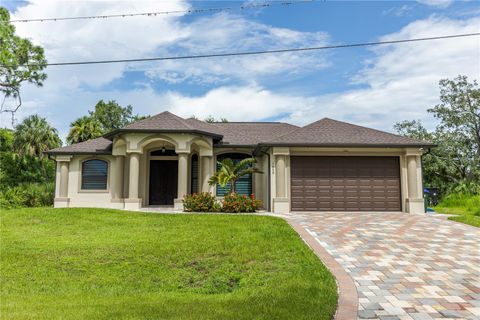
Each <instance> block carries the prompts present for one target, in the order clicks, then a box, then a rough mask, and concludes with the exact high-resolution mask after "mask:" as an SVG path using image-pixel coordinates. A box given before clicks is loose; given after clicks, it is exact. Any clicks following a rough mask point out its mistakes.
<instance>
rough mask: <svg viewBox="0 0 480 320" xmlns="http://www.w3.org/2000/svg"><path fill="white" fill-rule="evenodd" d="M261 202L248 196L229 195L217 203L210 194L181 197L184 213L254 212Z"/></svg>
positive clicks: (202, 193)
mask: <svg viewBox="0 0 480 320" xmlns="http://www.w3.org/2000/svg"><path fill="white" fill-rule="evenodd" d="M261 205H262V202H261V201H260V200H258V199H255V196H254V195H253V194H252V195H250V196H246V195H240V194H237V193H230V194H227V195H225V197H223V199H222V200H220V201H218V200H217V199H216V198H215V196H214V195H213V194H211V193H210V192H200V193H194V194H189V195H186V196H184V197H183V210H184V211H185V212H235V213H240V212H255V211H256V210H258V209H259V208H260V207H261Z"/></svg>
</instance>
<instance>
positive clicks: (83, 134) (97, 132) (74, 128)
mask: <svg viewBox="0 0 480 320" xmlns="http://www.w3.org/2000/svg"><path fill="white" fill-rule="evenodd" d="M102 133H103V131H102V129H101V126H100V122H98V121H97V120H96V119H95V118H94V117H92V116H83V117H80V118H78V119H77V120H75V121H73V122H72V123H71V124H70V131H69V132H68V136H67V143H68V144H73V143H79V142H82V141H87V140H90V139H95V138H98V137H100V136H102Z"/></svg>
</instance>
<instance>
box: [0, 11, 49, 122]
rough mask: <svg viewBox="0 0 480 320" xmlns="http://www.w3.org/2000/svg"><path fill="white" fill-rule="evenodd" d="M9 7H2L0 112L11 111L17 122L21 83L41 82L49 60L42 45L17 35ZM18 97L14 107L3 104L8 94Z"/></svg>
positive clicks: (39, 83)
mask: <svg viewBox="0 0 480 320" xmlns="http://www.w3.org/2000/svg"><path fill="white" fill-rule="evenodd" d="M9 20H10V14H9V12H8V10H7V9H5V8H1V7H0V64H1V67H0V92H2V94H3V102H2V105H1V107H0V111H1V112H10V113H11V114H12V126H13V125H14V119H15V112H16V111H17V110H18V108H20V106H21V105H22V99H21V96H20V87H21V85H22V83H24V82H28V83H32V84H34V85H36V86H39V87H40V86H42V85H43V81H44V80H45V79H46V78H47V75H46V74H45V73H44V72H42V70H43V69H45V67H46V64H47V60H46V59H45V57H44V52H43V49H42V48H41V47H40V46H35V45H33V44H32V43H31V42H30V41H29V40H28V39H23V38H20V37H19V36H17V35H15V27H14V26H13V25H12V24H11V23H10V22H9ZM9 97H12V98H15V99H16V100H17V101H18V102H17V103H16V105H15V106H14V107H12V108H9V109H6V108H4V103H5V99H6V98H9Z"/></svg>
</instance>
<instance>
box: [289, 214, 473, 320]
mask: <svg viewBox="0 0 480 320" xmlns="http://www.w3.org/2000/svg"><path fill="white" fill-rule="evenodd" d="M289 218H290V219H293V220H295V221H296V222H297V223H299V224H300V225H302V226H303V227H304V228H306V229H307V231H308V232H309V233H310V234H312V235H313V236H314V237H315V238H316V239H317V241H318V242H319V243H320V245H322V246H323V247H324V248H325V249H326V250H327V251H328V252H329V253H330V254H331V255H332V256H333V257H334V258H335V259H336V260H337V261H338V262H339V263H340V264H341V265H342V266H343V267H344V268H345V270H346V271H347V272H348V273H349V274H350V275H351V276H352V278H353V279H354V281H355V285H356V286H357V291H358V296H359V310H358V317H359V318H358V319H381V320H387V319H388V320H432V319H443V320H444V319H480V229H479V228H475V227H471V226H467V225H463V224H460V223H456V222H453V221H448V220H445V219H440V218H435V217H432V216H430V215H413V214H411V215H409V214H405V213H403V214H402V213H300V214H299V213H295V214H291V215H290V216H289Z"/></svg>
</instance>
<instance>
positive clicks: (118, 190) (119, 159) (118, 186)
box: [113, 156, 124, 200]
mask: <svg viewBox="0 0 480 320" xmlns="http://www.w3.org/2000/svg"><path fill="white" fill-rule="evenodd" d="M123 175H124V158H123V156H116V157H115V178H114V180H115V185H114V190H113V192H114V194H113V199H115V200H121V199H123Z"/></svg>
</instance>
